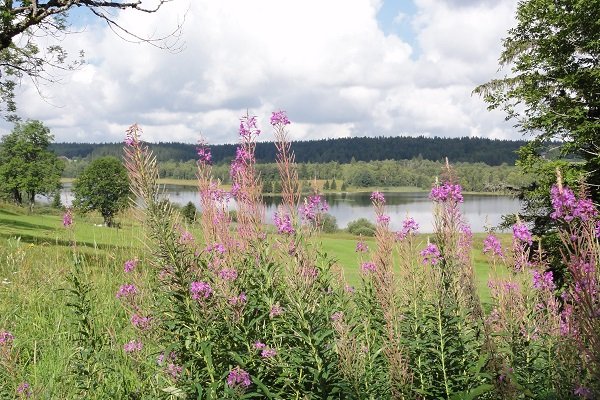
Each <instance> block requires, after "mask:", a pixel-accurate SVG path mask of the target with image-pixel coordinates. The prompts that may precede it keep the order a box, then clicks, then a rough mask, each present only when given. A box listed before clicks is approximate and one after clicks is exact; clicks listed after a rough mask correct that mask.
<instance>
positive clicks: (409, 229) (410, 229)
mask: <svg viewBox="0 0 600 400" xmlns="http://www.w3.org/2000/svg"><path fill="white" fill-rule="evenodd" d="M418 232H419V224H418V223H417V222H416V221H415V220H414V218H406V219H405V220H404V221H403V222H402V230H401V231H398V232H396V240H399V241H402V240H404V239H405V238H406V237H407V236H408V235H416V234H417V233H418Z"/></svg>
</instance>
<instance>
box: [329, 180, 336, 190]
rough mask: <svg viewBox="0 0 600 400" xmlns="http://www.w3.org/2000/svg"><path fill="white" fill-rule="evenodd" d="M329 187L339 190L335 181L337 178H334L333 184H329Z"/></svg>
mask: <svg viewBox="0 0 600 400" xmlns="http://www.w3.org/2000/svg"><path fill="white" fill-rule="evenodd" d="M329 188H330V189H331V190H337V182H336V181H335V178H333V180H332V181H331V185H330V186H329Z"/></svg>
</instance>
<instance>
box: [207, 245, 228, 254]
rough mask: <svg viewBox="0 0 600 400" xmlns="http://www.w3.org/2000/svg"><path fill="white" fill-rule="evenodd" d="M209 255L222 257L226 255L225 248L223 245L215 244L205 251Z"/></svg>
mask: <svg viewBox="0 0 600 400" xmlns="http://www.w3.org/2000/svg"><path fill="white" fill-rule="evenodd" d="M204 251H206V252H207V253H219V254H221V255H223V254H225V251H226V250H225V246H223V245H222V244H221V243H215V244H213V245H212V246H208V247H206V248H205V249H204Z"/></svg>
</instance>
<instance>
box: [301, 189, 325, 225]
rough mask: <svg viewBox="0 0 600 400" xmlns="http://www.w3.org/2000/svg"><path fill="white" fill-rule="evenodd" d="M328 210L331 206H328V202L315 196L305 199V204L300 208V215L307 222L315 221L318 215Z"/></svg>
mask: <svg viewBox="0 0 600 400" xmlns="http://www.w3.org/2000/svg"><path fill="white" fill-rule="evenodd" d="M328 210H329V204H327V201H325V199H323V198H322V197H321V196H319V195H317V194H315V195H312V196H309V197H308V198H305V199H304V204H303V205H302V206H300V215H301V217H302V219H303V220H305V221H315V220H316V219H317V215H318V214H320V213H324V212H327V211H328Z"/></svg>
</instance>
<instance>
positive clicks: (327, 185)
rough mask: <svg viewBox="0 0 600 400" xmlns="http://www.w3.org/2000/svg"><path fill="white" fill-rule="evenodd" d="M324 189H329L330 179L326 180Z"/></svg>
mask: <svg viewBox="0 0 600 400" xmlns="http://www.w3.org/2000/svg"><path fill="white" fill-rule="evenodd" d="M323 190H329V180H326V181H325V183H324V184H323Z"/></svg>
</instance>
